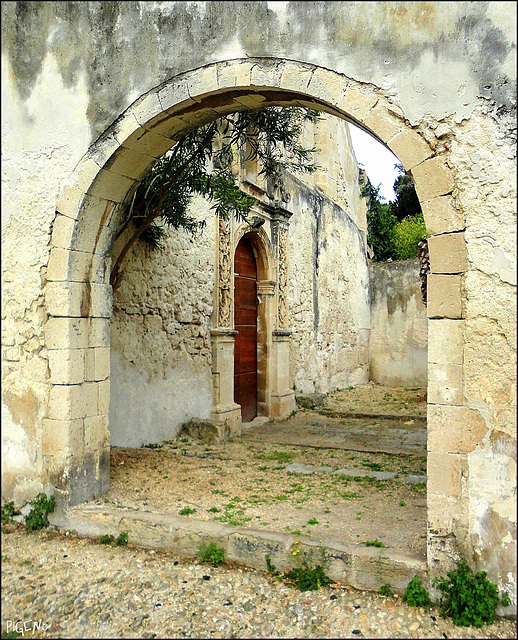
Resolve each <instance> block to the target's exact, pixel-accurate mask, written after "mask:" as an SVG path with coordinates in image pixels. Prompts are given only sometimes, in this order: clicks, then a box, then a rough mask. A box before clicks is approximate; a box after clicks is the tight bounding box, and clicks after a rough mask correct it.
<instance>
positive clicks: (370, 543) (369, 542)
mask: <svg viewBox="0 0 518 640" xmlns="http://www.w3.org/2000/svg"><path fill="white" fill-rule="evenodd" d="M361 544H364V545H365V546H366V547H384V546H385V545H384V544H383V542H380V541H379V540H378V538H376V539H375V540H365V542H362V543H361Z"/></svg>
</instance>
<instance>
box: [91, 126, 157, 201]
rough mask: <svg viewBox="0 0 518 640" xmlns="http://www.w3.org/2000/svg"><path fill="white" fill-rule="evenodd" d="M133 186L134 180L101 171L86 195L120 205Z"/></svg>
mask: <svg viewBox="0 0 518 640" xmlns="http://www.w3.org/2000/svg"><path fill="white" fill-rule="evenodd" d="M164 139H165V138H164ZM141 151H144V149H141ZM157 157H158V156H157ZM134 184H135V180H133V179H132V178H126V177H125V176H121V175H118V174H116V173H112V172H111V171H106V170H105V169H101V170H100V171H99V174H98V177H97V179H96V181H95V182H94V183H93V184H92V185H91V186H90V187H89V188H88V194H89V195H91V196H97V197H99V198H104V199H106V200H111V201H113V202H119V203H120V202H123V201H124V199H125V198H126V195H127V193H128V191H129V190H130V189H131V187H132V186H133V185H134Z"/></svg>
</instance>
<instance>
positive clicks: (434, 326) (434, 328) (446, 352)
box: [428, 319, 464, 365]
mask: <svg viewBox="0 0 518 640" xmlns="http://www.w3.org/2000/svg"><path fill="white" fill-rule="evenodd" d="M428 362H429V363H436V364H442V365H462V364H463V362H464V321H463V320H449V319H441V320H429V321H428Z"/></svg>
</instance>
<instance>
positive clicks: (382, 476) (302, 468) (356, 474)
mask: <svg viewBox="0 0 518 640" xmlns="http://www.w3.org/2000/svg"><path fill="white" fill-rule="evenodd" d="M284 469H285V471H289V472H290V473H302V474H303V475H311V474H313V473H330V474H331V475H333V476H351V477H353V478H375V479H376V480H397V482H401V483H403V484H419V483H421V482H426V481H427V476H423V475H411V474H408V475H402V474H401V475H400V474H399V473H395V472H392V471H366V470H364V469H345V468H342V469H336V468H335V467H328V466H326V465H321V466H319V465H314V464H302V463H299V462H294V463H292V464H289V465H287V466H286V467H284Z"/></svg>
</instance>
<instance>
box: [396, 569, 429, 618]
mask: <svg viewBox="0 0 518 640" xmlns="http://www.w3.org/2000/svg"><path fill="white" fill-rule="evenodd" d="M403 602H406V603H407V604H408V605H409V606H411V607H423V608H424V609H426V610H427V611H428V609H429V608H430V607H431V605H432V601H431V600H430V596H429V595H428V591H427V590H426V589H425V588H424V587H423V585H422V584H421V580H420V579H419V577H418V576H414V577H413V578H412V580H410V582H409V583H408V584H407V587H406V591H405V594H404V595H403Z"/></svg>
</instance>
